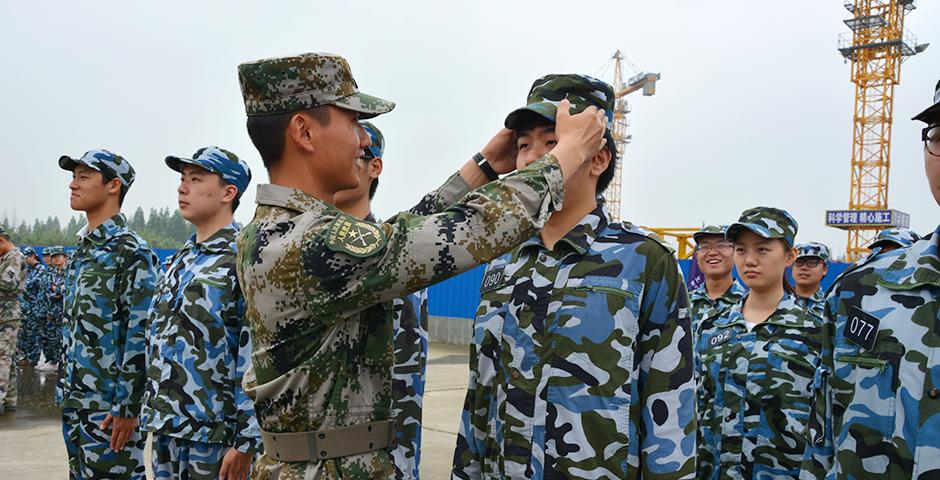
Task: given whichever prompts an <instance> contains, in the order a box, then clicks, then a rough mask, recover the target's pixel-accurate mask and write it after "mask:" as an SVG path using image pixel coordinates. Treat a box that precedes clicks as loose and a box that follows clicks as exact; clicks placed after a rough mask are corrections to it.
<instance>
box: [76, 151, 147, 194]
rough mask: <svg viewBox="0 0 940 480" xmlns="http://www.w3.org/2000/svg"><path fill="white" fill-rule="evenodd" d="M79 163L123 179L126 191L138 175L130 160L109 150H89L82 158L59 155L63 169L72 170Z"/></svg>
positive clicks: (123, 187) (123, 186) (122, 184)
mask: <svg viewBox="0 0 940 480" xmlns="http://www.w3.org/2000/svg"><path fill="white" fill-rule="evenodd" d="M78 165H84V166H86V167H88V168H90V169H92V170H96V171H98V172H101V173H102V174H105V175H113V176H114V177H115V178H117V179H118V180H120V181H121V188H122V189H123V190H125V191H127V189H129V188H130V187H131V184H133V183H134V178H135V177H136V174H135V173H134V167H132V166H131V163H130V162H128V161H127V160H125V159H124V157H122V156H120V155H118V154H116V153H113V152H109V151H107V150H89V151H87V152H85V154H84V155H82V156H81V157H80V158H72V157H69V156H68V155H62V156H61V157H59V167H60V168H62V169H63V170H68V171H72V170H75V167H76V166H78Z"/></svg>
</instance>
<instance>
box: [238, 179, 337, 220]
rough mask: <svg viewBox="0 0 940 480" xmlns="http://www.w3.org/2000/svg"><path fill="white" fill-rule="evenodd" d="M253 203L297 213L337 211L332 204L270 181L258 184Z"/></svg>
mask: <svg viewBox="0 0 940 480" xmlns="http://www.w3.org/2000/svg"><path fill="white" fill-rule="evenodd" d="M255 203H257V204H258V205H268V206H272V207H281V208H286V209H288V210H293V211H295V212H298V213H306V212H313V213H315V214H321V213H326V212H328V211H329V212H331V213H333V211H336V212H338V210H336V208H334V207H333V206H332V205H329V204H328V203H326V202H324V201H323V200H320V199H319V198H316V197H314V196H312V195H308V194H306V193H304V192H302V191H300V190H297V189H296V188H289V187H283V186H281V185H272V184H270V183H266V184H263V185H258V193H257V195H256V196H255Z"/></svg>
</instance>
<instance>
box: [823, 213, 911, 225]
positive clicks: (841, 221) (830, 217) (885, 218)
mask: <svg viewBox="0 0 940 480" xmlns="http://www.w3.org/2000/svg"><path fill="white" fill-rule="evenodd" d="M910 223H911V216H910V215H908V214H906V213H904V212H899V211H897V210H826V225H827V226H829V227H836V228H840V227H879V228H888V227H903V228H908V227H910Z"/></svg>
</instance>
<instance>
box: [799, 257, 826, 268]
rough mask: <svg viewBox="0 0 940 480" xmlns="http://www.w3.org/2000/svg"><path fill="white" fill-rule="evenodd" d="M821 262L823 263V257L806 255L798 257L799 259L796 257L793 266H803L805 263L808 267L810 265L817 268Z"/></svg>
mask: <svg viewBox="0 0 940 480" xmlns="http://www.w3.org/2000/svg"><path fill="white" fill-rule="evenodd" d="M820 263H822V259H821V258H816V257H804V258H798V259H796V261H795V262H793V266H794V267H802V266H804V265H805V266H807V267H809V268H816V266H817V265H819V264H820Z"/></svg>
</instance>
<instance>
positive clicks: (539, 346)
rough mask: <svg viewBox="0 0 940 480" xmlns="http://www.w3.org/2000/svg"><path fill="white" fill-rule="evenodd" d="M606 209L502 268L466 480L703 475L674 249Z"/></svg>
mask: <svg viewBox="0 0 940 480" xmlns="http://www.w3.org/2000/svg"><path fill="white" fill-rule="evenodd" d="M609 218H610V217H609V215H608V214H607V212H606V211H605V210H604V207H603V205H599V206H598V207H597V209H595V210H594V211H593V212H591V213H590V214H588V215H587V216H585V217H584V218H583V219H582V220H581V222H580V223H579V224H578V225H577V226H575V227H574V228H573V229H572V230H571V231H570V232H569V233H568V234H567V235H566V236H565V237H564V238H562V239H561V240H559V241H558V242H557V243H556V245H555V246H554V248H553V249H552V250H548V249H546V248H545V247H544V245H543V244H542V241H541V239H540V237H538V236H536V237H533V238H531V239H530V240H527V241H526V242H524V243H522V244H521V245H520V246H519V247H518V248H516V249H515V250H514V251H512V252H511V253H509V254H506V255H504V256H502V257H500V258H498V259H496V260H494V261H493V262H491V263H490V265H489V266H488V268H487V270H486V274H485V276H484V279H483V284H482V286H481V288H480V289H481V292H482V299H481V302H480V306H479V308H478V309H477V314H476V318H475V319H474V325H473V331H474V343H473V345H472V346H471V349H470V381H469V388H468V390H467V396H466V400H465V403H464V410H463V414H462V417H461V421H460V433H459V436H458V438H457V446H456V451H455V453H454V466H453V476H454V477H455V478H464V479H467V478H494V479H495V478H500V479H501V478H532V479H543V478H545V479H549V478H648V479H652V478H656V479H660V478H663V479H664V478H693V476H694V474H695V465H694V458H695V429H696V428H695V409H694V405H695V402H694V398H695V390H694V383H693V378H692V373H693V370H692V368H693V364H692V349H691V347H692V340H691V335H692V332H691V325H690V320H689V317H688V296H687V293H686V289H685V283H684V282H683V280H682V274H681V273H680V271H679V268H678V264H677V262H676V259H675V257H674V256H673V254H672V252H671V251H669V250H668V249H667V248H666V247H665V246H664V245H663V244H661V243H660V242H659V241H657V240H655V239H653V238H651V237H650V233H649V232H647V231H645V230H642V229H639V228H637V227H634V226H632V225H629V224H621V223H610V220H609Z"/></svg>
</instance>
